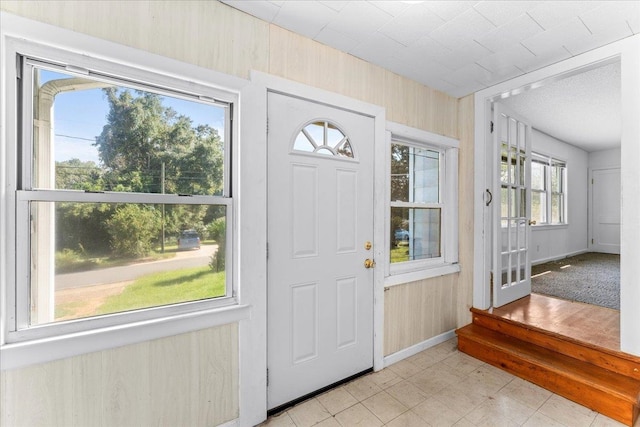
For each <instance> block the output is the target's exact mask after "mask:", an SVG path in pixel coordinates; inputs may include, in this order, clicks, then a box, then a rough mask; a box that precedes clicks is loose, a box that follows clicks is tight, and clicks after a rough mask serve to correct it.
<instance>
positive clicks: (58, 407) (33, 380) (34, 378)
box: [2, 359, 73, 427]
mask: <svg viewBox="0 0 640 427" xmlns="http://www.w3.org/2000/svg"><path fill="white" fill-rule="evenodd" d="M4 377H5V380H6V391H7V393H5V394H3V396H2V406H3V408H2V412H3V416H2V420H3V425H6V426H30V427H38V426H51V425H60V426H66V425H72V416H71V414H72V411H71V399H69V398H65V396H68V395H70V394H71V381H72V378H73V375H72V364H71V361H70V360H69V359H66V360H61V361H55V362H51V363H48V364H45V365H35V366H30V367H28V368H24V369H20V370H10V371H5V372H4Z"/></svg>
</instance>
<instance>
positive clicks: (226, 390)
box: [0, 324, 238, 427]
mask: <svg viewBox="0 0 640 427" xmlns="http://www.w3.org/2000/svg"><path fill="white" fill-rule="evenodd" d="M0 393H1V394H2V402H1V405H0V406H1V407H2V409H1V411H0V425H3V426H29V427H36V426H69V427H72V426H78V427H84V426H90V425H102V426H134V425H135V426H151V425H166V426H179V425H184V426H204V425H207V426H212V425H218V424H221V423H224V422H227V421H230V420H233V419H235V418H237V416H238V327H237V324H231V325H225V326H220V327H216V328H211V329H206V330H202V331H197V332H191V333H188V334H183V335H179V336H176V337H169V338H162V339H158V340H153V341H147V342H143V343H139V344H133V345H128V346H125V347H120V348H117V349H112V350H105V351H100V352H95V353H89V354H85V355H82V356H75V357H71V358H68V359H63V360H58V361H55V362H49V363H43V364H39V365H34V366H30V367H27V368H22V369H16V370H8V371H2V375H1V378H0Z"/></svg>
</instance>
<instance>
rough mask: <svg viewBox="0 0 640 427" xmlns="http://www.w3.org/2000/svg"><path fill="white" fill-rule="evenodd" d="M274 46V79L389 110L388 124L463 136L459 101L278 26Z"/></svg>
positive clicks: (271, 60)
mask: <svg viewBox="0 0 640 427" xmlns="http://www.w3.org/2000/svg"><path fill="white" fill-rule="evenodd" d="M269 40H270V44H269V46H270V47H269V52H270V56H269V72H270V73H271V74H273V75H277V76H280V77H284V78H287V79H290V80H294V81H297V82H300V83H304V84H308V85H310V86H314V87H318V88H321V89H324V90H328V91H332V92H336V93H339V94H341V95H345V96H349V97H351V98H355V99H358V100H361V101H365V102H369V103H372V104H375V105H380V106H383V107H385V108H386V109H387V119H388V120H391V121H394V122H398V123H403V124H406V125H408V126H413V127H417V128H420V129H424V130H428V131H431V132H434V133H438V134H441V135H446V136H451V137H456V136H457V134H458V128H457V100H456V99H455V98H453V97H450V96H448V95H446V94H444V93H441V92H438V91H436V90H434V89H431V88H429V87H427V86H424V85H422V84H420V83H417V82H415V81H413V80H410V79H407V78H405V77H401V76H399V75H398V74H395V73H392V72H391V71H387V70H385V69H383V68H381V67H378V66H376V65H373V64H370V63H368V62H365V61H363V60H361V59H359V58H356V57H354V56H352V55H349V54H346V53H344V52H340V51H338V50H336V49H333V48H331V47H328V46H325V45H323V44H321V43H318V42H316V41H314V40H311V39H309V38H306V37H303V36H300V35H298V34H295V33H293V32H291V31H288V30H285V29H283V28H280V27H278V26H276V25H271V26H270V36H269Z"/></svg>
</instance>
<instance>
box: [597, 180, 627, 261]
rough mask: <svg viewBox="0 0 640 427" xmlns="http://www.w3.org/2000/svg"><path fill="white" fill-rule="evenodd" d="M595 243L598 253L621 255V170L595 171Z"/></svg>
mask: <svg viewBox="0 0 640 427" xmlns="http://www.w3.org/2000/svg"><path fill="white" fill-rule="evenodd" d="M592 177H593V184H592V208H593V220H592V221H593V232H592V233H593V234H592V235H593V243H592V245H591V249H592V250H594V251H598V252H604V253H610V254H619V253H620V211H621V206H620V190H621V185H620V184H621V181H620V169H619V168H617V169H598V170H594V171H593V175H592Z"/></svg>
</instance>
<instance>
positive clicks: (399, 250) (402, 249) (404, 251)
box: [391, 246, 409, 263]
mask: <svg viewBox="0 0 640 427" xmlns="http://www.w3.org/2000/svg"><path fill="white" fill-rule="evenodd" d="M402 261H409V246H398V247H396V248H394V249H391V262H392V263H393V262H402Z"/></svg>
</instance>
